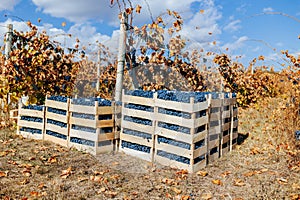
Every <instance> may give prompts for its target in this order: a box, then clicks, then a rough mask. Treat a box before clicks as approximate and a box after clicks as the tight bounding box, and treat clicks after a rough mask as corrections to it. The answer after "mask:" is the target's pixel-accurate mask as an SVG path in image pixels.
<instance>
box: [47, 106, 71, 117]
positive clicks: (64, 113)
mask: <svg viewBox="0 0 300 200" xmlns="http://www.w3.org/2000/svg"><path fill="white" fill-rule="evenodd" d="M47 111H48V112H52V113H56V114H59V115H66V114H67V111H66V110H62V109H57V108H52V107H48V108H47Z"/></svg>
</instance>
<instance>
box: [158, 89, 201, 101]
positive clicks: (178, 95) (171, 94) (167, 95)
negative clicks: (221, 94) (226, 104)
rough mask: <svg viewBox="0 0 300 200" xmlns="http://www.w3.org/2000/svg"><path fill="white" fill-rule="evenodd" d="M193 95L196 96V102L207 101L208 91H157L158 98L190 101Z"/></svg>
mask: <svg viewBox="0 0 300 200" xmlns="http://www.w3.org/2000/svg"><path fill="white" fill-rule="evenodd" d="M191 97H194V103H199V102H204V101H206V93H204V92H182V91H169V90H158V91H157V98H158V99H163V100H167V101H176V102H183V103H190V99H191Z"/></svg>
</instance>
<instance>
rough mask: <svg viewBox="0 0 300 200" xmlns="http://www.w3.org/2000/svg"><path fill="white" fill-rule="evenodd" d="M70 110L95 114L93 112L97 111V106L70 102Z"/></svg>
mask: <svg viewBox="0 0 300 200" xmlns="http://www.w3.org/2000/svg"><path fill="white" fill-rule="evenodd" d="M70 112H77V113H84V114H91V115H95V113H96V112H97V108H96V106H83V105H75V104H70Z"/></svg>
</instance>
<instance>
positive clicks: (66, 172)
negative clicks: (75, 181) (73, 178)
mask: <svg viewBox="0 0 300 200" xmlns="http://www.w3.org/2000/svg"><path fill="white" fill-rule="evenodd" d="M71 173H72V168H71V167H69V168H68V169H66V170H62V172H61V175H60V177H61V178H63V179H66V178H67V177H68V176H70V175H71Z"/></svg>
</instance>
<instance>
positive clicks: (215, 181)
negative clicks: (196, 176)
mask: <svg viewBox="0 0 300 200" xmlns="http://www.w3.org/2000/svg"><path fill="white" fill-rule="evenodd" d="M211 182H212V183H213V184H215V185H223V183H222V181H221V180H219V179H216V180H212V181H211Z"/></svg>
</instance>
